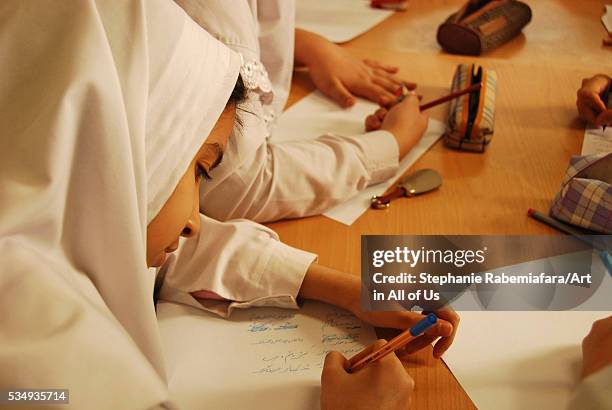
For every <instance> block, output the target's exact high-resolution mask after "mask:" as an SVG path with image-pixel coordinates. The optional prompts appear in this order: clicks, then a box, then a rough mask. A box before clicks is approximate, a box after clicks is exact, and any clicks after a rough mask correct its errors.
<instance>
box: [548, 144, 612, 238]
mask: <svg viewBox="0 0 612 410" xmlns="http://www.w3.org/2000/svg"><path fill="white" fill-rule="evenodd" d="M550 216H552V217H554V218H557V219H559V220H560V221H563V222H567V223H569V224H572V225H575V226H579V227H581V228H586V229H590V230H592V231H595V232H599V233H603V234H608V235H609V234H612V152H610V153H606V154H595V155H586V156H574V157H572V159H571V161H570V165H569V167H568V169H567V171H566V173H565V178H564V179H563V182H562V184H561V190H560V191H559V193H558V194H557V195H556V197H555V199H554V200H553V203H552V206H551V208H550Z"/></svg>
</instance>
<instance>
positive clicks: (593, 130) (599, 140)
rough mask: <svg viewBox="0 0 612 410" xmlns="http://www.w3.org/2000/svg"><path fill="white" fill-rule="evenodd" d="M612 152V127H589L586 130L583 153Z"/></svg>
mask: <svg viewBox="0 0 612 410" xmlns="http://www.w3.org/2000/svg"><path fill="white" fill-rule="evenodd" d="M607 152H612V127H606V130H605V131H604V130H603V128H602V127H588V128H587V129H586V130H585V131H584V141H583V142H582V155H590V154H603V153H607Z"/></svg>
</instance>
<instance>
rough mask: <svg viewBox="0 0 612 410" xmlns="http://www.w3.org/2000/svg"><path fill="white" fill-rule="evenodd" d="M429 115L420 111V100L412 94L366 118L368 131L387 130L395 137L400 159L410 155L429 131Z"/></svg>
mask: <svg viewBox="0 0 612 410" xmlns="http://www.w3.org/2000/svg"><path fill="white" fill-rule="evenodd" d="M428 120H429V116H428V115H427V113H424V112H421V111H420V110H419V98H418V97H417V96H416V94H415V93H414V92H412V91H411V92H410V94H408V95H407V96H406V98H404V100H403V101H402V102H401V103H399V104H395V105H394V106H393V107H391V108H390V109H386V108H379V109H378V110H377V111H376V112H375V113H374V114H372V115H369V116H368V117H367V118H366V121H365V125H366V131H373V130H378V129H380V130H387V131H389V132H390V133H391V134H393V136H394V137H395V140H396V141H397V145H398V147H399V153H400V158H403V157H404V155H406V154H407V153H408V151H410V150H411V149H412V147H414V146H415V145H416V143H417V142H418V141H419V139H421V137H422V136H423V134H424V133H425V131H426V130H427V121H428Z"/></svg>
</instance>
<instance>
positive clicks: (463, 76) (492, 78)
mask: <svg viewBox="0 0 612 410" xmlns="http://www.w3.org/2000/svg"><path fill="white" fill-rule="evenodd" d="M477 83H482V88H481V89H480V91H478V92H474V93H471V94H466V95H463V96H461V97H459V98H457V99H455V100H453V101H451V102H450V107H449V115H448V124H447V128H446V132H445V133H444V137H443V139H444V143H445V144H446V146H448V147H452V148H456V149H460V150H465V151H475V152H484V150H485V148H486V147H487V145H488V144H489V142H491V138H493V128H494V124H495V96H496V93H497V74H496V73H495V71H493V70H488V69H486V68H483V67H480V66H477V65H475V64H459V65H458V66H457V69H456V71H455V75H454V76H453V84H452V86H451V91H452V92H456V91H459V90H462V89H464V88H467V87H469V86H470V85H472V84H477Z"/></svg>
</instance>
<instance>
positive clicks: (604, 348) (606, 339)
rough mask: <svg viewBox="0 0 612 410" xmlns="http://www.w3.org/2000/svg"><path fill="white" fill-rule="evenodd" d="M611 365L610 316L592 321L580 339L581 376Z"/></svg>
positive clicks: (586, 375) (611, 332)
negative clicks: (589, 328) (589, 329)
mask: <svg viewBox="0 0 612 410" xmlns="http://www.w3.org/2000/svg"><path fill="white" fill-rule="evenodd" d="M609 365H612V316H608V317H607V318H605V319H600V320H597V321H595V323H593V327H592V328H591V331H590V332H589V334H588V335H587V336H586V337H585V338H584V340H583V341H582V378H583V379H584V378H586V377H588V376H590V375H591V374H593V373H596V372H598V371H599V370H601V369H603V368H604V367H606V366H609Z"/></svg>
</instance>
